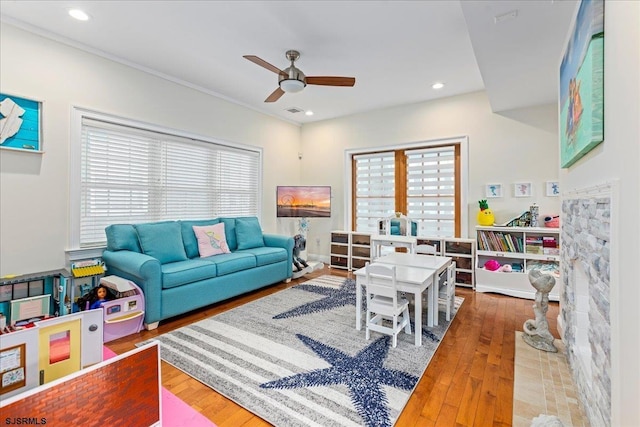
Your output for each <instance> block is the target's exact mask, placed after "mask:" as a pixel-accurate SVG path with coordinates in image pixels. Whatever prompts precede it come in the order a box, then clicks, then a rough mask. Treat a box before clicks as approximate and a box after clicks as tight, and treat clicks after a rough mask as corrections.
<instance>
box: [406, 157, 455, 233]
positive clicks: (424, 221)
mask: <svg viewBox="0 0 640 427" xmlns="http://www.w3.org/2000/svg"><path fill="white" fill-rule="evenodd" d="M405 155H406V164H407V216H408V217H409V218H411V219H416V220H419V224H420V234H421V235H424V236H435V237H454V235H455V189H456V182H455V177H456V171H455V148H454V147H453V146H443V147H435V148H425V149H419V150H407V151H405Z"/></svg>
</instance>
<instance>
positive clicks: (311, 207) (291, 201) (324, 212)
mask: <svg viewBox="0 0 640 427" xmlns="http://www.w3.org/2000/svg"><path fill="white" fill-rule="evenodd" d="M276 200H277V204H278V206H277V207H278V209H277V216H278V218H285V217H290V218H329V217H331V187H330V186H328V185H295V186H278V187H277V189H276Z"/></svg>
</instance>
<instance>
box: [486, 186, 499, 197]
mask: <svg viewBox="0 0 640 427" xmlns="http://www.w3.org/2000/svg"><path fill="white" fill-rule="evenodd" d="M485 197H486V198H487V199H494V198H497V197H502V184H487V185H486V186H485Z"/></svg>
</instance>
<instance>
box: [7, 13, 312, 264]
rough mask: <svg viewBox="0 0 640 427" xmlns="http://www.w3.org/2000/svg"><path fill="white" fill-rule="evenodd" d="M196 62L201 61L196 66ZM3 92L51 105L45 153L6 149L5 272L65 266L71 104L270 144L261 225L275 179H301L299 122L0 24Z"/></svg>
mask: <svg viewBox="0 0 640 427" xmlns="http://www.w3.org/2000/svg"><path fill="white" fill-rule="evenodd" d="M193 66H197V64H194V65H193ZM0 75H1V76H2V78H1V79H0V91H1V92H3V93H8V94H13V95H17V96H24V97H27V98H32V99H39V100H42V101H44V107H43V119H42V123H43V131H44V135H43V148H44V150H45V153H44V154H42V155H39V154H35V153H22V152H18V153H16V152H11V151H9V150H0V248H1V253H0V275H6V274H26V273H33V272H38V271H44V270H53V269H58V268H62V267H64V266H65V249H68V236H69V230H68V227H69V225H68V217H69V211H68V206H69V138H70V114H71V108H72V106H80V107H85V108H88V109H92V110H96V111H100V112H105V113H109V114H113V115H117V116H122V117H126V118H130V119H134V120H139V121H142V122H147V123H151V124H155V125H160V126H166V127H169V128H173V129H179V130H184V131H188V132H190V133H193V134H196V135H202V136H205V137H209V138H215V139H218V140H224V141H230V142H236V143H242V144H248V145H253V146H259V147H263V148H264V170H263V175H264V198H263V214H262V225H263V228H264V229H265V231H268V232H276V231H278V230H277V223H276V220H275V186H276V183H282V182H286V183H296V182H297V181H298V180H299V174H300V171H299V169H298V168H297V167H296V168H283V167H282V164H296V165H297V163H296V162H298V152H299V151H300V148H299V144H300V127H298V126H295V125H293V124H290V123H287V122H284V121H282V120H278V119H275V118H272V117H269V116H266V115H263V114H260V113H257V112H255V111H253V110H250V109H247V108H244V107H242V106H239V105H236V104H232V103H229V102H227V101H224V100H221V99H220V98H216V97H213V96H210V95H207V94H204V93H202V92H198V91H196V90H193V89H189V88H187V87H185V86H181V85H178V84H175V83H172V82H169V81H167V80H164V79H161V78H158V77H155V76H152V75H149V74H147V73H144V72H141V71H138V70H135V69H133V68H130V67H128V66H125V65H122V64H120V63H116V62H114V61H110V60H107V59H104V58H102V57H98V56H96V55H92V54H89V53H86V52H84V51H81V50H78V49H76V48H72V47H69V46H66V45H63V44H60V43H58V42H55V41H52V40H49V39H46V38H43V37H40V36H38V35H34V34H32V33H29V32H25V31H23V30H20V29H18V28H15V27H13V26H11V25H9V24H6V23H4V22H3V23H2V25H1V26H0Z"/></svg>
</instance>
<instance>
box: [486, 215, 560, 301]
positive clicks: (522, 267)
mask: <svg viewBox="0 0 640 427" xmlns="http://www.w3.org/2000/svg"><path fill="white" fill-rule="evenodd" d="M476 241H477V244H478V248H477V251H476V265H475V270H476V288H475V289H476V291H477V292H497V293H501V294H505V295H510V296H514V297H519V298H527V299H534V298H535V293H536V290H535V289H534V288H533V286H531V284H530V283H529V278H528V276H527V273H528V272H529V270H531V269H532V268H537V269H540V270H541V271H542V272H543V273H548V274H552V275H554V276H555V277H556V281H557V282H558V281H559V271H560V229H559V228H544V227H482V226H478V227H476ZM492 259H493V260H496V261H498V262H499V263H500V265H505V264H509V265H511V267H512V271H511V272H501V271H489V270H485V269H484V268H483V266H484V264H485V263H486V262H487V261H489V260H492ZM557 282H556V286H555V287H554V288H553V289H552V290H551V293H550V294H549V299H550V300H552V301H558V300H559V292H560V291H559V289H560V286H559V285H558V283H557Z"/></svg>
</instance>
